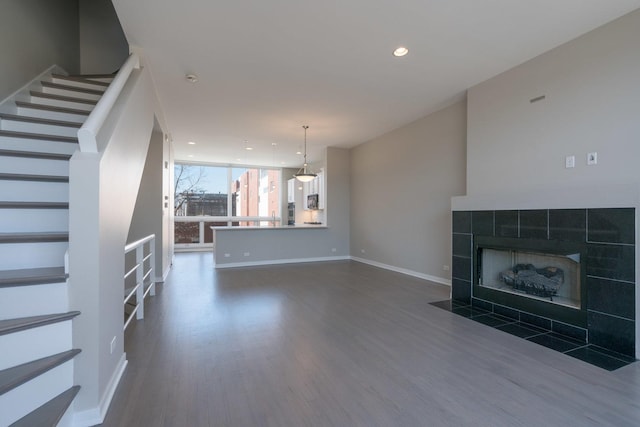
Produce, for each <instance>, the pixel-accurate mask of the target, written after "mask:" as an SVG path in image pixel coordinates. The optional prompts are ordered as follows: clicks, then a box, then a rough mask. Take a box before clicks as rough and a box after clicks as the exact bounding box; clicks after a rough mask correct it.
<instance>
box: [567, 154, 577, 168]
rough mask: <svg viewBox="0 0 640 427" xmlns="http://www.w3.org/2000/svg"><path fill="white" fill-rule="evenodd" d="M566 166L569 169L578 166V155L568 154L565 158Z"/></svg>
mask: <svg viewBox="0 0 640 427" xmlns="http://www.w3.org/2000/svg"><path fill="white" fill-rule="evenodd" d="M564 167H565V168H567V169H569V168H574V167H576V156H567V157H566V158H565V159H564Z"/></svg>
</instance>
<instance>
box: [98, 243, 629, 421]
mask: <svg viewBox="0 0 640 427" xmlns="http://www.w3.org/2000/svg"><path fill="white" fill-rule="evenodd" d="M448 296H449V288H448V287H446V286H441V285H436V284H432V283H429V282H426V281H423V280H420V279H416V278H412V277H408V276H404V275H401V274H398V273H393V272H389V271H385V270H381V269H378V268H375V267H371V266H368V265H365V264H361V263H356V262H349V261H344V262H327V263H315V264H299V265H286V266H271V267H260V268H257V267H256V268H243V269H230V270H221V271H215V270H214V268H213V263H212V256H211V254H210V253H186V254H177V255H176V260H175V264H174V267H173V269H172V271H171V273H170V275H169V278H168V280H167V281H166V282H165V283H164V284H163V285H160V286H159V287H158V292H157V295H156V296H155V297H152V298H150V299H149V300H148V302H147V303H146V313H145V319H144V320H143V321H139V322H134V323H132V325H131V326H130V328H129V330H128V331H127V333H126V337H125V350H126V352H127V357H128V359H129V365H128V367H127V370H126V372H125V374H124V376H123V378H122V381H121V383H120V385H119V387H118V390H117V392H116V395H115V397H114V399H113V402H112V404H111V407H110V409H109V412H108V414H107V417H106V420H105V422H104V424H103V425H104V426H118V427H122V426H153V427H156V426H180V427H184V426H196V427H200V426H203V427H204V426H211V427H214V426H215V427H218V426H229V427H235V426H239V427H248V426H279V427H282V426H296V427H298V426H341V427H344V426H367V427H372V426H385V427H386V426H491V427H499V426H510V427H511V426H541V425H544V426H563V427H567V426H638V425H640V366H639V365H640V364H639V363H633V364H631V365H629V366H626V367H624V368H621V369H619V370H617V371H614V372H608V371H605V370H603V369H600V368H597V367H595V366H592V365H589V364H587V363H584V362H582V361H580V360H577V359H574V358H572V357H569V356H567V355H563V354H561V353H558V352H555V351H553V350H550V349H547V348H544V347H541V346H539V345H536V344H534V343H531V342H528V341H525V340H522V339H520V338H518V337H515V336H512V335H510V334H507V333H504V332H502V331H499V330H497V329H494V328H491V327H488V326H485V325H482V324H480V323H478V322H474V321H472V320H469V319H466V318H464V317H461V316H458V315H455V314H452V313H450V312H447V311H445V310H442V309H439V308H437V307H434V306H432V305H430V304H429V303H430V302H433V301H438V300H443V299H447V298H448Z"/></svg>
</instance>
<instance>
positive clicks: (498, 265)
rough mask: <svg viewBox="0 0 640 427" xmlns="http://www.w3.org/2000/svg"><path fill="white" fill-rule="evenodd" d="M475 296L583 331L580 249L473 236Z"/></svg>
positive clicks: (550, 242) (572, 244) (562, 244)
mask: <svg viewBox="0 0 640 427" xmlns="http://www.w3.org/2000/svg"><path fill="white" fill-rule="evenodd" d="M473 254H474V255H473V267H474V273H473V296H474V297H475V298H479V299H482V300H485V301H490V302H493V303H496V304H500V305H504V306H507V307H512V308H515V309H519V310H522V311H526V312H529V313H533V314H537V315H540V316H543V317H546V318H551V319H555V320H559V321H562V322H566V323H569V324H572V325H576V326H580V327H586V323H587V316H586V285H585V278H586V271H585V265H586V262H584V260H586V245H585V244H584V243H576V242H566V241H554V240H535V239H516V238H507V237H487V236H476V238H475V241H474V252H473Z"/></svg>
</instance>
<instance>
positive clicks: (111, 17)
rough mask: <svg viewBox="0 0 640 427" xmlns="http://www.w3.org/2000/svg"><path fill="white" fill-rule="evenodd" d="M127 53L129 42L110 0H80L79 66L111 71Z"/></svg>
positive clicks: (91, 71) (89, 71)
mask: <svg viewBox="0 0 640 427" xmlns="http://www.w3.org/2000/svg"><path fill="white" fill-rule="evenodd" d="M128 55H129V44H128V42H127V39H126V37H125V35H124V32H123V31H122V26H121V25H120V21H119V20H118V16H117V15H116V11H115V9H114V8H113V4H112V3H111V0H80V69H81V71H82V73H83V74H104V73H113V72H115V71H116V70H118V69H119V68H120V66H122V64H123V63H124V61H125V60H126V59H127V56H128Z"/></svg>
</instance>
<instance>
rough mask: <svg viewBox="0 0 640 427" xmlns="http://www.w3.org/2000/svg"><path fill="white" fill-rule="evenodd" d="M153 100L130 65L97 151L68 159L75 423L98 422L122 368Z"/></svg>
mask: <svg viewBox="0 0 640 427" xmlns="http://www.w3.org/2000/svg"><path fill="white" fill-rule="evenodd" d="M155 105H156V104H155V98H154V92H153V85H152V82H151V78H150V76H149V74H148V71H146V70H144V69H137V70H134V71H133V72H132V74H131V76H130V77H129V79H128V81H127V84H126V85H125V86H124V88H123V90H122V93H121V94H120V97H119V98H118V101H117V102H116V104H115V105H114V108H113V109H112V111H111V113H110V114H109V116H108V118H107V119H106V121H105V123H104V125H103V126H102V128H101V130H100V132H99V133H98V135H97V144H98V153H83V152H80V151H78V152H76V153H75V154H74V155H73V157H72V158H71V161H70V175H69V176H70V184H69V224H70V226H69V276H70V279H69V293H70V308H71V309H73V310H79V311H82V313H83V317H82V321H79V322H77V324H76V325H74V330H73V342H74V346H76V347H78V348H82V349H83V357H82V358H81V359H78V360H77V361H76V363H75V365H74V376H75V380H76V382H77V383H78V384H81V385H82V389H81V390H80V393H79V394H78V396H77V397H76V399H75V401H74V425H78V426H84V425H94V424H100V423H102V421H103V419H104V416H105V414H106V411H107V409H108V407H109V404H110V401H111V397H112V395H113V393H114V391H115V388H116V386H117V384H118V382H119V379H120V376H121V375H122V373H123V371H124V368H125V366H126V357H125V354H124V347H123V341H124V336H123V325H122V310H123V299H124V286H123V285H121V284H123V282H124V278H123V272H124V254H123V250H124V246H125V244H126V239H127V235H128V231H129V225H130V223H131V218H132V216H133V210H134V207H135V202H136V198H137V194H138V188H139V185H140V180H141V178H142V173H143V170H144V165H145V161H146V155H147V150H148V147H149V141H150V138H151V132H152V130H153V124H154V116H155ZM87 284H91V286H87ZM112 342H113V343H114V344H113V349H112V348H111V347H112Z"/></svg>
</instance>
